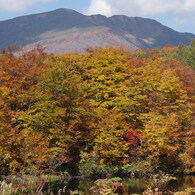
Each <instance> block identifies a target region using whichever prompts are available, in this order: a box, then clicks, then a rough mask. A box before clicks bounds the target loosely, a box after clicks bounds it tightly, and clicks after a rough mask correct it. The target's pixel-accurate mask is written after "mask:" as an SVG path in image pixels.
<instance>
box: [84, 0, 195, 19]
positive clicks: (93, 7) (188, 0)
mask: <svg viewBox="0 0 195 195" xmlns="http://www.w3.org/2000/svg"><path fill="white" fill-rule="evenodd" d="M169 12H171V13H174V14H183V13H189V12H190V13H193V12H195V0H91V3H90V6H89V8H88V10H87V11H86V14H89V15H90V14H97V13H99V14H104V15H107V16H111V15H113V14H125V15H128V16H139V15H141V16H152V15H157V14H164V13H169Z"/></svg>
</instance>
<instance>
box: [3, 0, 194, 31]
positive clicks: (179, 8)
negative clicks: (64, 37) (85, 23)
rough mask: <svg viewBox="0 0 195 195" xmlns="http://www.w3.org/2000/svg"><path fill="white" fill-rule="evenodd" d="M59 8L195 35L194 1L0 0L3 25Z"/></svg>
mask: <svg viewBox="0 0 195 195" xmlns="http://www.w3.org/2000/svg"><path fill="white" fill-rule="evenodd" d="M58 8H68V9H73V10H75V11H78V12H80V13H83V14H85V15H93V14H102V15H105V16H107V17H109V16H112V15H127V16H131V17H134V16H138V17H144V18H151V19H155V20H157V21H158V22H160V23H161V24H163V25H165V26H168V27H170V28H172V29H174V30H177V31H179V32H191V33H193V34H195V0H0V21H3V20H7V19H11V18H14V17H18V16H23V15H30V14H35V13H42V12H46V11H51V10H55V9H58ZM0 30H1V29H0Z"/></svg>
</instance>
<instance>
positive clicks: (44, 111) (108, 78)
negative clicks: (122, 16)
mask: <svg viewBox="0 0 195 195" xmlns="http://www.w3.org/2000/svg"><path fill="white" fill-rule="evenodd" d="M188 50H189V51H188ZM179 52H180V54H181V52H189V54H188V57H187V58H185V59H183V61H181V60H179V59H180V57H181V55H180V56H179V57H178V53H179ZM193 52H194V43H192V44H191V46H190V47H189V48H185V47H184V48H183V47H182V46H180V47H178V48H172V47H166V48H164V49H162V50H158V49H156V50H138V51H136V52H135V53H134V54H131V53H130V52H128V51H125V50H123V49H122V48H119V49H114V48H100V49H96V50H90V51H89V52H88V53H87V54H61V55H58V56H56V55H53V54H46V53H44V51H43V50H42V49H40V48H37V49H35V50H33V51H30V52H26V53H23V54H20V55H17V54H15V53H14V52H12V51H8V52H6V51H4V52H2V54H1V55H0V171H1V172H2V173H9V172H14V173H20V172H21V173H32V172H37V171H41V170H43V171H50V170H55V169H56V168H57V167H59V166H61V165H63V164H73V165H75V166H76V164H77V163H78V162H79V161H80V155H81V154H83V153H85V154H88V156H90V155H93V156H95V157H96V159H98V162H99V163H100V164H108V165H110V164H114V165H116V164H127V163H132V162H136V161H140V160H147V161H150V163H151V164H152V166H154V167H155V168H158V169H163V170H166V171H167V170H171V169H173V170H174V171H180V172H188V173H190V172H193V171H195V167H194V165H193V161H194V129H195V118H194V111H195V94H194V90H195V72H194V70H193V68H191V67H194V64H193V63H194V62H193V59H194V55H193V54H192V53H193ZM192 58H193V59H192ZM190 63H192V64H190ZM190 66H191V67H190Z"/></svg>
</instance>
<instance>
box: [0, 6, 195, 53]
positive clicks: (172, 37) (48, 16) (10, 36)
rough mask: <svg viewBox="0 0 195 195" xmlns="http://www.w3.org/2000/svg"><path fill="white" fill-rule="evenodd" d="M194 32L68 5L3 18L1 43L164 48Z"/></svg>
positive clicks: (71, 48)
mask: <svg viewBox="0 0 195 195" xmlns="http://www.w3.org/2000/svg"><path fill="white" fill-rule="evenodd" d="M192 39H195V35H193V34H190V33H179V32H176V31H174V30H172V29H171V28H168V27H166V26H164V25H162V24H160V23H159V22H157V21H155V20H151V19H146V18H140V17H127V16H124V15H115V16H112V17H105V16H102V15H92V16H86V15H83V14H81V13H78V12H76V11H73V10H69V9H58V10H54V11H50V12H46V13H40V14H34V15H29V16H22V17H18V18H14V19H10V20H6V21H2V22H0V47H1V48H4V47H7V46H9V45H27V46H26V48H27V49H31V48H33V47H35V46H36V45H42V46H43V47H46V48H47V49H46V51H48V52H54V53H57V54H59V53H63V52H84V51H85V50H86V48H91V47H93V48H94V47H103V46H113V47H118V46H124V47H125V48H126V49H130V50H135V49H137V48H144V49H150V48H157V47H158V48H162V47H164V46H165V45H167V44H171V45H173V46H175V45H178V44H179V43H180V42H183V43H184V45H189V44H190V42H191V40H192Z"/></svg>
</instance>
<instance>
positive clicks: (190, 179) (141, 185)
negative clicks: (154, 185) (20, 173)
mask: <svg viewBox="0 0 195 195" xmlns="http://www.w3.org/2000/svg"><path fill="white" fill-rule="evenodd" d="M93 183H94V180H92V179H89V178H85V179H75V178H73V179H70V180H69V181H63V182H62V181H61V182H55V183H52V184H50V185H52V188H53V189H55V190H56V192H57V191H58V189H60V188H62V187H63V186H66V193H65V194H66V195H69V194H70V191H72V192H75V193H76V191H77V192H78V194H80V195H91V193H90V190H89V189H90V188H91V187H92V186H93ZM122 183H123V185H124V186H125V187H124V189H123V192H121V193H120V194H121V195H129V194H133V193H137V194H139V193H140V194H141V193H142V192H143V191H144V190H146V189H147V188H148V187H149V179H148V178H139V179H137V178H132V179H129V178H124V179H123V180H122ZM194 186H195V176H184V177H178V178H177V180H172V181H170V182H169V183H168V185H167V187H166V189H167V190H170V191H173V192H175V191H182V190H185V189H187V188H190V187H194Z"/></svg>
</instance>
